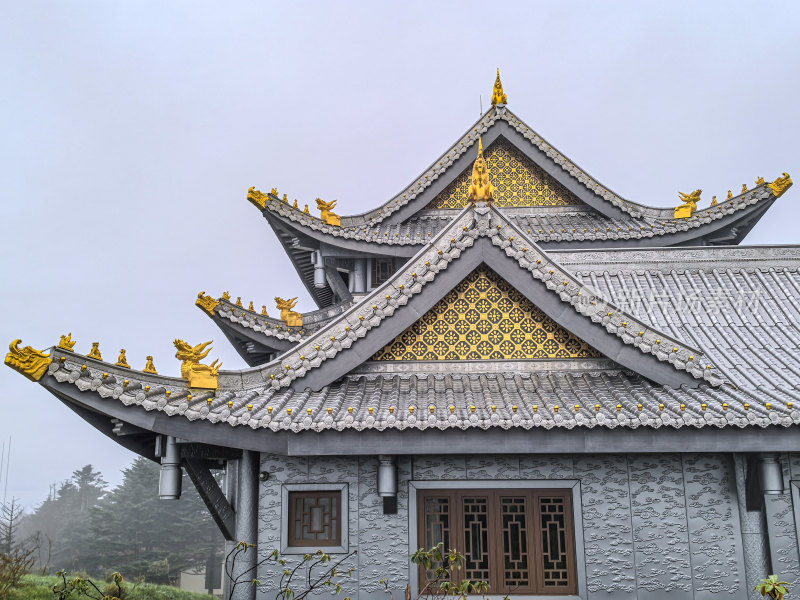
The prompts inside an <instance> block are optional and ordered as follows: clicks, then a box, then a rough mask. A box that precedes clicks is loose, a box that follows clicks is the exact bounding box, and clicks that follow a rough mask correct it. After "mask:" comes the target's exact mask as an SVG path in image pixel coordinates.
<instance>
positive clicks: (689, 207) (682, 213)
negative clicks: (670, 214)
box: [675, 190, 703, 219]
mask: <svg viewBox="0 0 800 600" xmlns="http://www.w3.org/2000/svg"><path fill="white" fill-rule="evenodd" d="M702 193H703V190H695V191H693V192H692V193H691V194H684V193H683V192H678V196H680V199H681V200H683V204H681V205H680V206H678V207H677V208H676V209H675V218H676V219H685V218H686V217H691V216H692V213H694V212H695V211H696V210H697V203H698V202H700V194H702Z"/></svg>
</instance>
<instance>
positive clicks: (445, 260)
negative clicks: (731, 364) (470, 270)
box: [260, 207, 722, 389]
mask: <svg viewBox="0 0 800 600" xmlns="http://www.w3.org/2000/svg"><path fill="white" fill-rule="evenodd" d="M479 237H488V238H490V239H491V241H492V243H493V244H494V245H495V246H498V247H499V248H501V249H502V250H504V251H505V253H506V255H508V256H509V257H510V258H512V259H514V260H516V262H517V263H518V264H519V266H520V267H522V268H523V269H525V270H527V271H529V272H530V274H531V276H532V277H533V278H535V279H538V280H540V281H542V282H543V283H544V284H545V285H546V287H547V288H548V289H549V290H550V291H551V292H553V293H556V294H558V296H559V298H560V299H561V301H562V302H566V303H568V304H570V305H571V306H572V307H573V308H574V309H575V311H576V312H578V313H579V314H581V315H583V316H585V317H587V318H589V319H591V320H592V321H593V322H595V323H597V324H598V325H601V326H602V327H604V328H605V329H606V331H608V332H609V333H611V334H613V335H616V336H617V337H618V338H619V339H620V340H622V342H623V343H625V344H626V345H630V346H633V347H636V348H638V349H639V350H640V351H641V352H643V353H645V354H651V355H653V356H654V357H656V358H657V359H658V360H659V361H665V362H669V363H670V364H671V365H672V366H673V367H674V368H675V369H676V370H679V371H685V372H687V373H689V374H690V375H692V376H693V377H694V378H697V379H704V380H706V381H708V382H709V383H710V384H711V385H720V384H721V383H722V379H721V378H720V377H719V375H718V374H717V372H716V371H715V370H714V368H713V365H711V364H710V363H709V361H708V359H707V358H706V357H705V355H704V354H703V353H702V352H701V351H700V350H698V349H696V348H692V347H690V346H688V345H686V344H685V343H684V342H682V341H680V340H678V339H676V338H674V337H673V336H670V335H668V334H666V333H664V332H662V331H659V330H656V329H654V328H653V327H651V326H650V325H648V324H647V323H645V322H643V321H641V320H639V319H636V318H634V317H632V316H631V315H628V314H626V313H625V312H624V311H621V310H620V309H619V308H618V307H617V306H615V305H614V303H612V302H610V301H608V300H606V299H605V298H603V297H602V296H601V295H600V294H599V293H597V292H596V291H594V289H593V288H591V287H589V286H588V285H585V284H583V283H582V282H581V281H580V280H579V279H578V278H577V277H575V276H574V275H573V274H572V273H570V272H569V271H567V270H566V269H563V268H562V267H561V266H559V265H558V264H557V263H556V262H554V260H553V259H552V258H551V257H550V256H548V255H547V254H546V253H545V252H543V251H542V250H541V249H540V248H538V247H537V246H536V245H535V243H534V242H533V241H532V240H530V239H529V238H527V237H526V236H525V234H524V233H522V232H521V231H520V230H519V229H518V228H517V227H515V226H514V225H513V223H511V222H510V221H509V220H508V219H506V218H505V217H503V216H502V215H501V214H500V213H498V212H497V211H495V210H493V209H491V208H488V207H483V208H465V209H464V210H463V211H462V212H461V214H459V216H458V217H456V218H455V219H454V220H453V222H452V223H451V224H450V226H449V227H448V228H446V229H444V230H443V231H442V232H440V233H439V235H437V237H436V238H434V239H433V240H432V242H431V244H430V245H429V246H428V247H426V248H424V249H422V250H421V251H420V252H419V253H417V255H416V256H414V257H413V258H411V259H410V260H409V261H408V262H407V263H406V264H405V265H404V266H403V267H402V268H401V269H400V270H399V271H398V272H396V273H395V274H394V275H393V276H392V277H391V279H390V280H389V281H387V282H386V283H385V284H384V285H383V286H381V287H380V288H378V289H376V290H374V291H372V292H371V293H369V294H367V295H366V296H364V297H363V298H362V299H361V300H360V301H359V302H358V304H356V305H354V306H353V307H352V308H350V309H349V310H348V311H346V312H345V313H343V314H342V315H341V316H340V317H338V318H336V319H334V320H333V321H332V322H330V323H328V324H327V325H326V326H325V327H323V328H322V329H321V330H320V331H318V332H316V333H315V334H313V335H312V336H311V337H310V338H308V339H307V340H304V341H303V342H302V343H301V344H299V345H298V346H297V347H296V348H294V349H292V350H289V351H287V352H285V353H284V354H283V355H281V356H280V357H278V358H277V359H276V360H275V361H273V362H271V363H268V364H266V365H263V366H262V367H260V369H261V372H262V373H263V375H264V377H265V380H266V381H267V382H268V383H271V385H272V386H273V388H274V389H279V388H282V387H286V386H288V385H290V384H291V383H292V382H293V381H294V380H296V379H300V378H302V377H304V376H305V374H306V373H307V372H308V371H309V370H311V369H314V368H316V367H318V366H320V365H321V364H322V362H323V361H326V360H330V359H332V358H334V357H335V356H336V355H337V354H339V353H340V352H342V351H346V350H347V349H348V348H350V346H352V345H353V343H354V342H356V341H357V340H358V339H359V338H362V337H364V336H365V335H366V334H367V332H368V331H369V330H370V329H372V328H373V327H378V326H380V325H381V323H382V322H383V320H384V319H386V318H388V317H391V316H392V315H393V314H394V311H395V310H396V309H397V308H399V307H400V306H403V305H405V304H407V303H408V301H409V300H410V299H411V297H413V296H414V295H416V294H418V293H420V292H421V291H422V289H423V287H424V286H425V285H426V284H427V283H429V282H431V281H433V280H434V278H435V277H436V275H437V273H439V272H440V271H443V270H444V269H447V268H448V265H449V264H450V263H451V262H452V261H454V260H456V259H457V258H458V257H459V256H460V255H461V253H462V252H463V251H464V250H465V249H467V248H469V247H470V246H472V245H473V244H474V242H475V240H476V239H478V238H479Z"/></svg>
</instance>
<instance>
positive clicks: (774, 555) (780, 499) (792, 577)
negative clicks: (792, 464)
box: [758, 454, 800, 589]
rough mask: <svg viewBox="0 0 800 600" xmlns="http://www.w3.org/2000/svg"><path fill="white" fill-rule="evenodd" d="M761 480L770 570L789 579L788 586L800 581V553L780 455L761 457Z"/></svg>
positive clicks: (790, 500) (763, 455)
mask: <svg viewBox="0 0 800 600" xmlns="http://www.w3.org/2000/svg"><path fill="white" fill-rule="evenodd" d="M758 467H759V473H758V475H759V482H760V484H761V492H762V494H764V514H765V517H766V523H767V539H768V542H769V557H770V562H771V567H772V568H771V569H770V572H771V573H775V574H776V575H779V576H780V578H781V579H783V580H784V581H788V582H789V587H790V589H791V587H792V586H794V585H796V584H797V583H798V581H800V552H798V547H797V530H796V528H795V522H794V518H795V517H794V510H793V508H794V507H793V505H792V497H791V495H790V494H789V493H787V492H786V490H785V489H784V480H783V466H782V465H781V461H780V457H779V456H778V455H777V454H762V455H761V456H760V457H759V465H758Z"/></svg>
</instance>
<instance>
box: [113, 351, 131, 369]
mask: <svg viewBox="0 0 800 600" xmlns="http://www.w3.org/2000/svg"><path fill="white" fill-rule="evenodd" d="M114 364H115V365H116V366H118V367H125V368H126V369H130V368H131V366H130V365H129V364H128V359H127V358H126V357H125V348H122V349H121V350H120V351H119V358H118V359H117V362H116V363H114Z"/></svg>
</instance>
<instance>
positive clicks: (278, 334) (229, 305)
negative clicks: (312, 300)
mask: <svg viewBox="0 0 800 600" xmlns="http://www.w3.org/2000/svg"><path fill="white" fill-rule="evenodd" d="M217 302H218V304H217V305H216V306H215V307H214V314H215V315H216V316H218V317H220V318H222V319H225V320H227V321H230V322H232V323H237V324H238V325H240V326H242V327H245V328H247V329H252V330H253V331H254V332H256V333H260V334H262V335H265V336H267V337H272V338H276V339H279V340H287V341H289V342H299V341H302V340H304V339H308V338H309V337H310V336H311V334H312V333H313V332H314V331H317V330H319V329H320V328H322V327H323V326H324V325H325V324H326V323H328V322H329V321H330V320H331V319H333V318H335V317H336V316H337V315H338V314H341V313H342V312H344V311H345V310H347V309H348V308H350V306H352V302H350V301H347V302H342V303H340V304H338V305H335V306H332V307H329V308H326V309H324V310H316V311H311V312H308V313H301V314H302V315H303V318H304V319H303V326H302V327H290V326H288V325H287V324H286V322H285V321H283V320H282V319H277V318H274V317H269V316H267V315H263V314H259V313H258V312H256V311H253V310H249V309H247V308H244V307H243V306H239V305H238V304H236V303H234V302H231V301H230V300H225V299H224V298H219V299H218V300H217ZM201 308H203V307H201ZM203 312H205V313H206V314H209V313H208V311H207V310H206V309H205V308H203ZM325 313H327V314H325ZM209 316H212V315H210V314H209ZM311 319H313V320H311Z"/></svg>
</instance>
